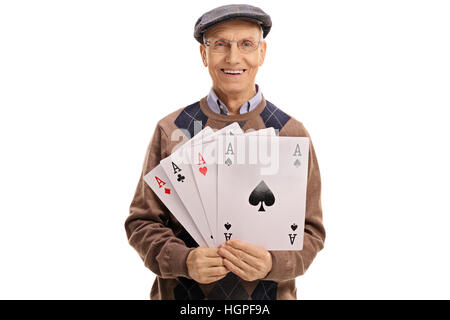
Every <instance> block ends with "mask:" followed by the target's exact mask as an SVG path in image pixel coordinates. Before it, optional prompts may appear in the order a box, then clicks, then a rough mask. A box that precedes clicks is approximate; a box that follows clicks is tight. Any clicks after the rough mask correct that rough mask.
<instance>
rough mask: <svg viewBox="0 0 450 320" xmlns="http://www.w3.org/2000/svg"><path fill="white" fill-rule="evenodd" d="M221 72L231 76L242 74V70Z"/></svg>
mask: <svg viewBox="0 0 450 320" xmlns="http://www.w3.org/2000/svg"><path fill="white" fill-rule="evenodd" d="M223 72H225V73H231V74H241V73H243V72H244V70H223Z"/></svg>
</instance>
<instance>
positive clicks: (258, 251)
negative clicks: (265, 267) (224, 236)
mask: <svg viewBox="0 0 450 320" xmlns="http://www.w3.org/2000/svg"><path fill="white" fill-rule="evenodd" d="M226 244H227V245H229V246H231V247H233V248H235V249H239V250H242V251H244V252H246V253H248V254H249V255H252V256H254V257H261V256H264V254H265V253H266V249H264V248H261V247H257V246H255V245H253V244H251V243H248V242H245V241H242V240H238V239H232V240H228V241H227V242H226Z"/></svg>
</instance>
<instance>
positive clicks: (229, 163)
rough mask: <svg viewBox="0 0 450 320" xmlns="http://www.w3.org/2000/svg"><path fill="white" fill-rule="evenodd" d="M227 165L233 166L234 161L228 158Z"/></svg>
mask: <svg viewBox="0 0 450 320" xmlns="http://www.w3.org/2000/svg"><path fill="white" fill-rule="evenodd" d="M225 164H226V165H227V166H231V165H232V164H233V161H231V160H230V158H227V160H226V161H225Z"/></svg>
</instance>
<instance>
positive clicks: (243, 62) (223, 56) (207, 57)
mask: <svg viewBox="0 0 450 320" xmlns="http://www.w3.org/2000/svg"><path fill="white" fill-rule="evenodd" d="M261 38H262V37H261V31H260V28H259V26H258V25H257V24H256V23H253V22H250V21H246V20H232V21H227V22H224V23H221V24H219V25H217V26H215V27H213V28H211V29H209V30H207V31H206V33H205V40H212V39H215V40H218V39H225V40H242V39H252V40H254V41H258V40H260V39H261ZM200 53H201V56H202V60H203V64H204V66H205V67H208V71H209V74H210V75H211V78H212V81H213V87H214V89H215V90H218V91H219V92H221V93H223V94H230V95H235V94H240V93H241V94H242V93H246V92H254V88H255V77H256V74H257V72H258V68H259V67H260V66H262V64H263V62H264V58H265V54H266V42H265V41H262V42H261V43H260V45H259V47H258V49H256V50H255V51H253V52H249V53H242V52H241V51H240V50H239V48H238V47H237V43H236V42H232V43H231V48H230V50H229V51H228V52H226V53H213V52H211V49H210V47H208V46H205V45H204V44H202V45H200ZM230 69H231V70H242V69H243V70H244V72H243V73H242V74H240V75H228V74H226V73H225V72H224V70H230Z"/></svg>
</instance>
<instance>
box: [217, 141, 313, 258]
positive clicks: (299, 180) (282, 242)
mask: <svg viewBox="0 0 450 320" xmlns="http://www.w3.org/2000/svg"><path fill="white" fill-rule="evenodd" d="M308 150H309V140H308V138H306V137H279V136H269V137H265V136H249V135H241V136H222V137H219V138H218V158H217V159H218V218H217V222H218V226H219V234H218V237H220V238H219V239H218V240H219V242H220V243H222V242H225V241H226V240H229V239H239V240H243V241H246V242H249V243H252V244H254V245H257V246H260V247H263V248H265V249H267V250H301V249H302V248H303V229H304V222H305V207H306V187H307V185H306V182H307V174H308V172H307V171H308V170H307V169H308Z"/></svg>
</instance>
